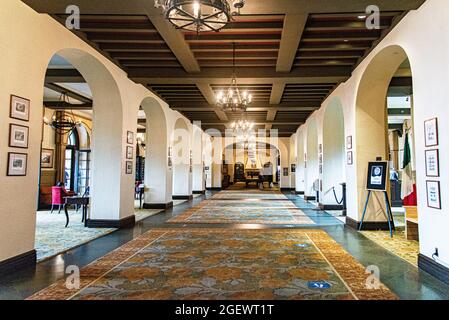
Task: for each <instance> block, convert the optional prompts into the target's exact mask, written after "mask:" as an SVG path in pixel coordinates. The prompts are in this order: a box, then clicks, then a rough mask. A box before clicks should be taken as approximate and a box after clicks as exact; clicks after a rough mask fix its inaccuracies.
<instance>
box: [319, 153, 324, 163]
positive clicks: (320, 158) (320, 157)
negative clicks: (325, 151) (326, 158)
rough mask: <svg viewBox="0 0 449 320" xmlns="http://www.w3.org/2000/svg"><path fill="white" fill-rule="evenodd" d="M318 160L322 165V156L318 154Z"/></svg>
mask: <svg viewBox="0 0 449 320" xmlns="http://www.w3.org/2000/svg"><path fill="white" fill-rule="evenodd" d="M318 158H319V163H323V155H322V154H320V155H319V156H318Z"/></svg>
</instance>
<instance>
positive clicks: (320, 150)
mask: <svg viewBox="0 0 449 320" xmlns="http://www.w3.org/2000/svg"><path fill="white" fill-rule="evenodd" d="M318 153H323V145H322V144H321V143H320V144H319V145H318Z"/></svg>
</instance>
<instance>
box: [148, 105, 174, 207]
mask: <svg viewBox="0 0 449 320" xmlns="http://www.w3.org/2000/svg"><path fill="white" fill-rule="evenodd" d="M141 106H142V109H143V110H144V112H145V115H146V118H147V122H146V123H147V128H146V132H147V134H146V139H147V140H146V148H145V204H144V208H147V209H155V208H157V209H159V208H162V209H165V208H169V207H171V206H173V201H172V179H173V175H172V162H171V163H169V146H170V145H169V141H168V136H169V135H168V126H167V115H166V114H165V109H164V108H163V107H162V105H161V104H160V103H159V101H158V100H157V99H155V98H153V97H146V98H145V99H144V100H143V101H142V103H141ZM170 161H171V159H170Z"/></svg>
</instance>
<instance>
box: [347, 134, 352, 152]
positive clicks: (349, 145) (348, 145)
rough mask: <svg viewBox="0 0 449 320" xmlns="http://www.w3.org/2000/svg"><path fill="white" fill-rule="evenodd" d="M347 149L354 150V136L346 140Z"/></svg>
mask: <svg viewBox="0 0 449 320" xmlns="http://www.w3.org/2000/svg"><path fill="white" fill-rule="evenodd" d="M346 149H348V150H352V136H348V137H347V138H346Z"/></svg>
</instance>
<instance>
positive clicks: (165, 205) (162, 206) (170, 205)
mask: <svg viewBox="0 0 449 320" xmlns="http://www.w3.org/2000/svg"><path fill="white" fill-rule="evenodd" d="M143 208H144V209H164V210H167V209H170V208H173V201H171V202H168V203H144V204H143Z"/></svg>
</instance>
